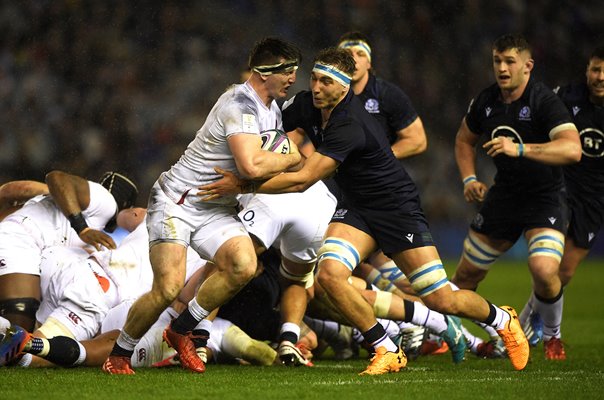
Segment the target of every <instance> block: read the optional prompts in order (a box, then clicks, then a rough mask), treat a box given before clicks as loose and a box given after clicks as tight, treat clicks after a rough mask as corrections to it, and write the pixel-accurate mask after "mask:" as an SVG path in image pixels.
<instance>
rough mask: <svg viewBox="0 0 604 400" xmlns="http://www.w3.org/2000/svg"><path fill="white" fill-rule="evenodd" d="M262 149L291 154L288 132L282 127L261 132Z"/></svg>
mask: <svg viewBox="0 0 604 400" xmlns="http://www.w3.org/2000/svg"><path fill="white" fill-rule="evenodd" d="M260 139H262V149H263V150H267V151H272V152H273V153H280V154H289V150H290V144H289V138H288V137H287V134H286V133H285V132H283V131H282V130H280V129H269V130H267V131H264V132H260Z"/></svg>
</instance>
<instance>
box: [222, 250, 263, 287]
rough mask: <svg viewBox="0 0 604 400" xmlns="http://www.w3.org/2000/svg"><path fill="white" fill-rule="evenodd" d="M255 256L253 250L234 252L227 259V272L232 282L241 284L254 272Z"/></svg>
mask: <svg viewBox="0 0 604 400" xmlns="http://www.w3.org/2000/svg"><path fill="white" fill-rule="evenodd" d="M256 268H257V258H256V254H255V253H253V252H251V253H250V252H244V253H243V252H242V253H241V254H234V255H233V257H231V258H230V259H229V261H228V265H227V271H228V272H227V274H228V276H229V279H230V280H231V281H232V283H233V284H235V285H238V286H243V285H245V284H246V283H247V282H249V281H250V280H251V279H252V278H253V277H254V275H255V274H256Z"/></svg>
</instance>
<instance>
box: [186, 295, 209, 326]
mask: <svg viewBox="0 0 604 400" xmlns="http://www.w3.org/2000/svg"><path fill="white" fill-rule="evenodd" d="M189 312H190V313H191V315H192V316H193V318H195V319H196V320H197V321H201V320H202V319H205V317H207V316H208V315H210V311H208V310H206V309H205V308H203V307H202V306H200V305H199V303H198V302H197V299H196V298H195V297H193V299H192V300H191V301H190V302H189Z"/></svg>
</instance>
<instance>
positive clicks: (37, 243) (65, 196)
mask: <svg viewBox="0 0 604 400" xmlns="http://www.w3.org/2000/svg"><path fill="white" fill-rule="evenodd" d="M46 184H47V185H48V192H49V195H46V196H40V197H36V198H34V199H32V200H31V201H29V202H28V203H27V204H25V205H24V206H23V207H21V208H20V209H19V210H16V211H14V212H12V213H11V214H10V215H8V216H6V217H5V218H4V220H2V222H0V315H2V316H4V317H5V318H7V319H9V320H10V321H11V322H13V323H15V324H17V325H19V326H21V327H23V328H25V329H26V330H29V331H32V330H33V329H34V326H35V314H36V311H37V309H38V307H39V305H40V263H41V256H42V251H43V250H44V249H45V248H48V247H51V246H65V247H87V246H91V247H90V248H94V249H97V250H99V249H101V247H105V248H109V249H111V248H115V242H114V241H113V239H112V238H111V237H109V236H108V235H107V234H106V233H104V232H102V229H104V228H105V229H110V230H111V228H110V227H112V228H114V227H115V219H116V217H117V214H118V212H119V211H120V210H123V209H125V208H129V207H131V206H132V205H133V204H134V202H135V201H136V196H137V194H138V189H137V187H136V185H135V184H134V183H133V182H132V181H131V180H130V179H128V178H127V177H125V176H123V175H121V174H118V173H115V172H107V173H105V174H104V175H103V176H102V178H101V180H100V182H99V183H96V182H92V181H88V180H86V179H84V178H81V177H78V176H75V175H71V174H67V173H65V172H61V171H52V172H50V173H48V174H47V175H46Z"/></svg>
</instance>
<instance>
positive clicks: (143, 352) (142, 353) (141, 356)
mask: <svg viewBox="0 0 604 400" xmlns="http://www.w3.org/2000/svg"><path fill="white" fill-rule="evenodd" d="M136 358H137V359H138V362H139V363H142V362H143V361H145V360H146V359H147V349H144V348H143V349H138V351H137V354H136Z"/></svg>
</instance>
